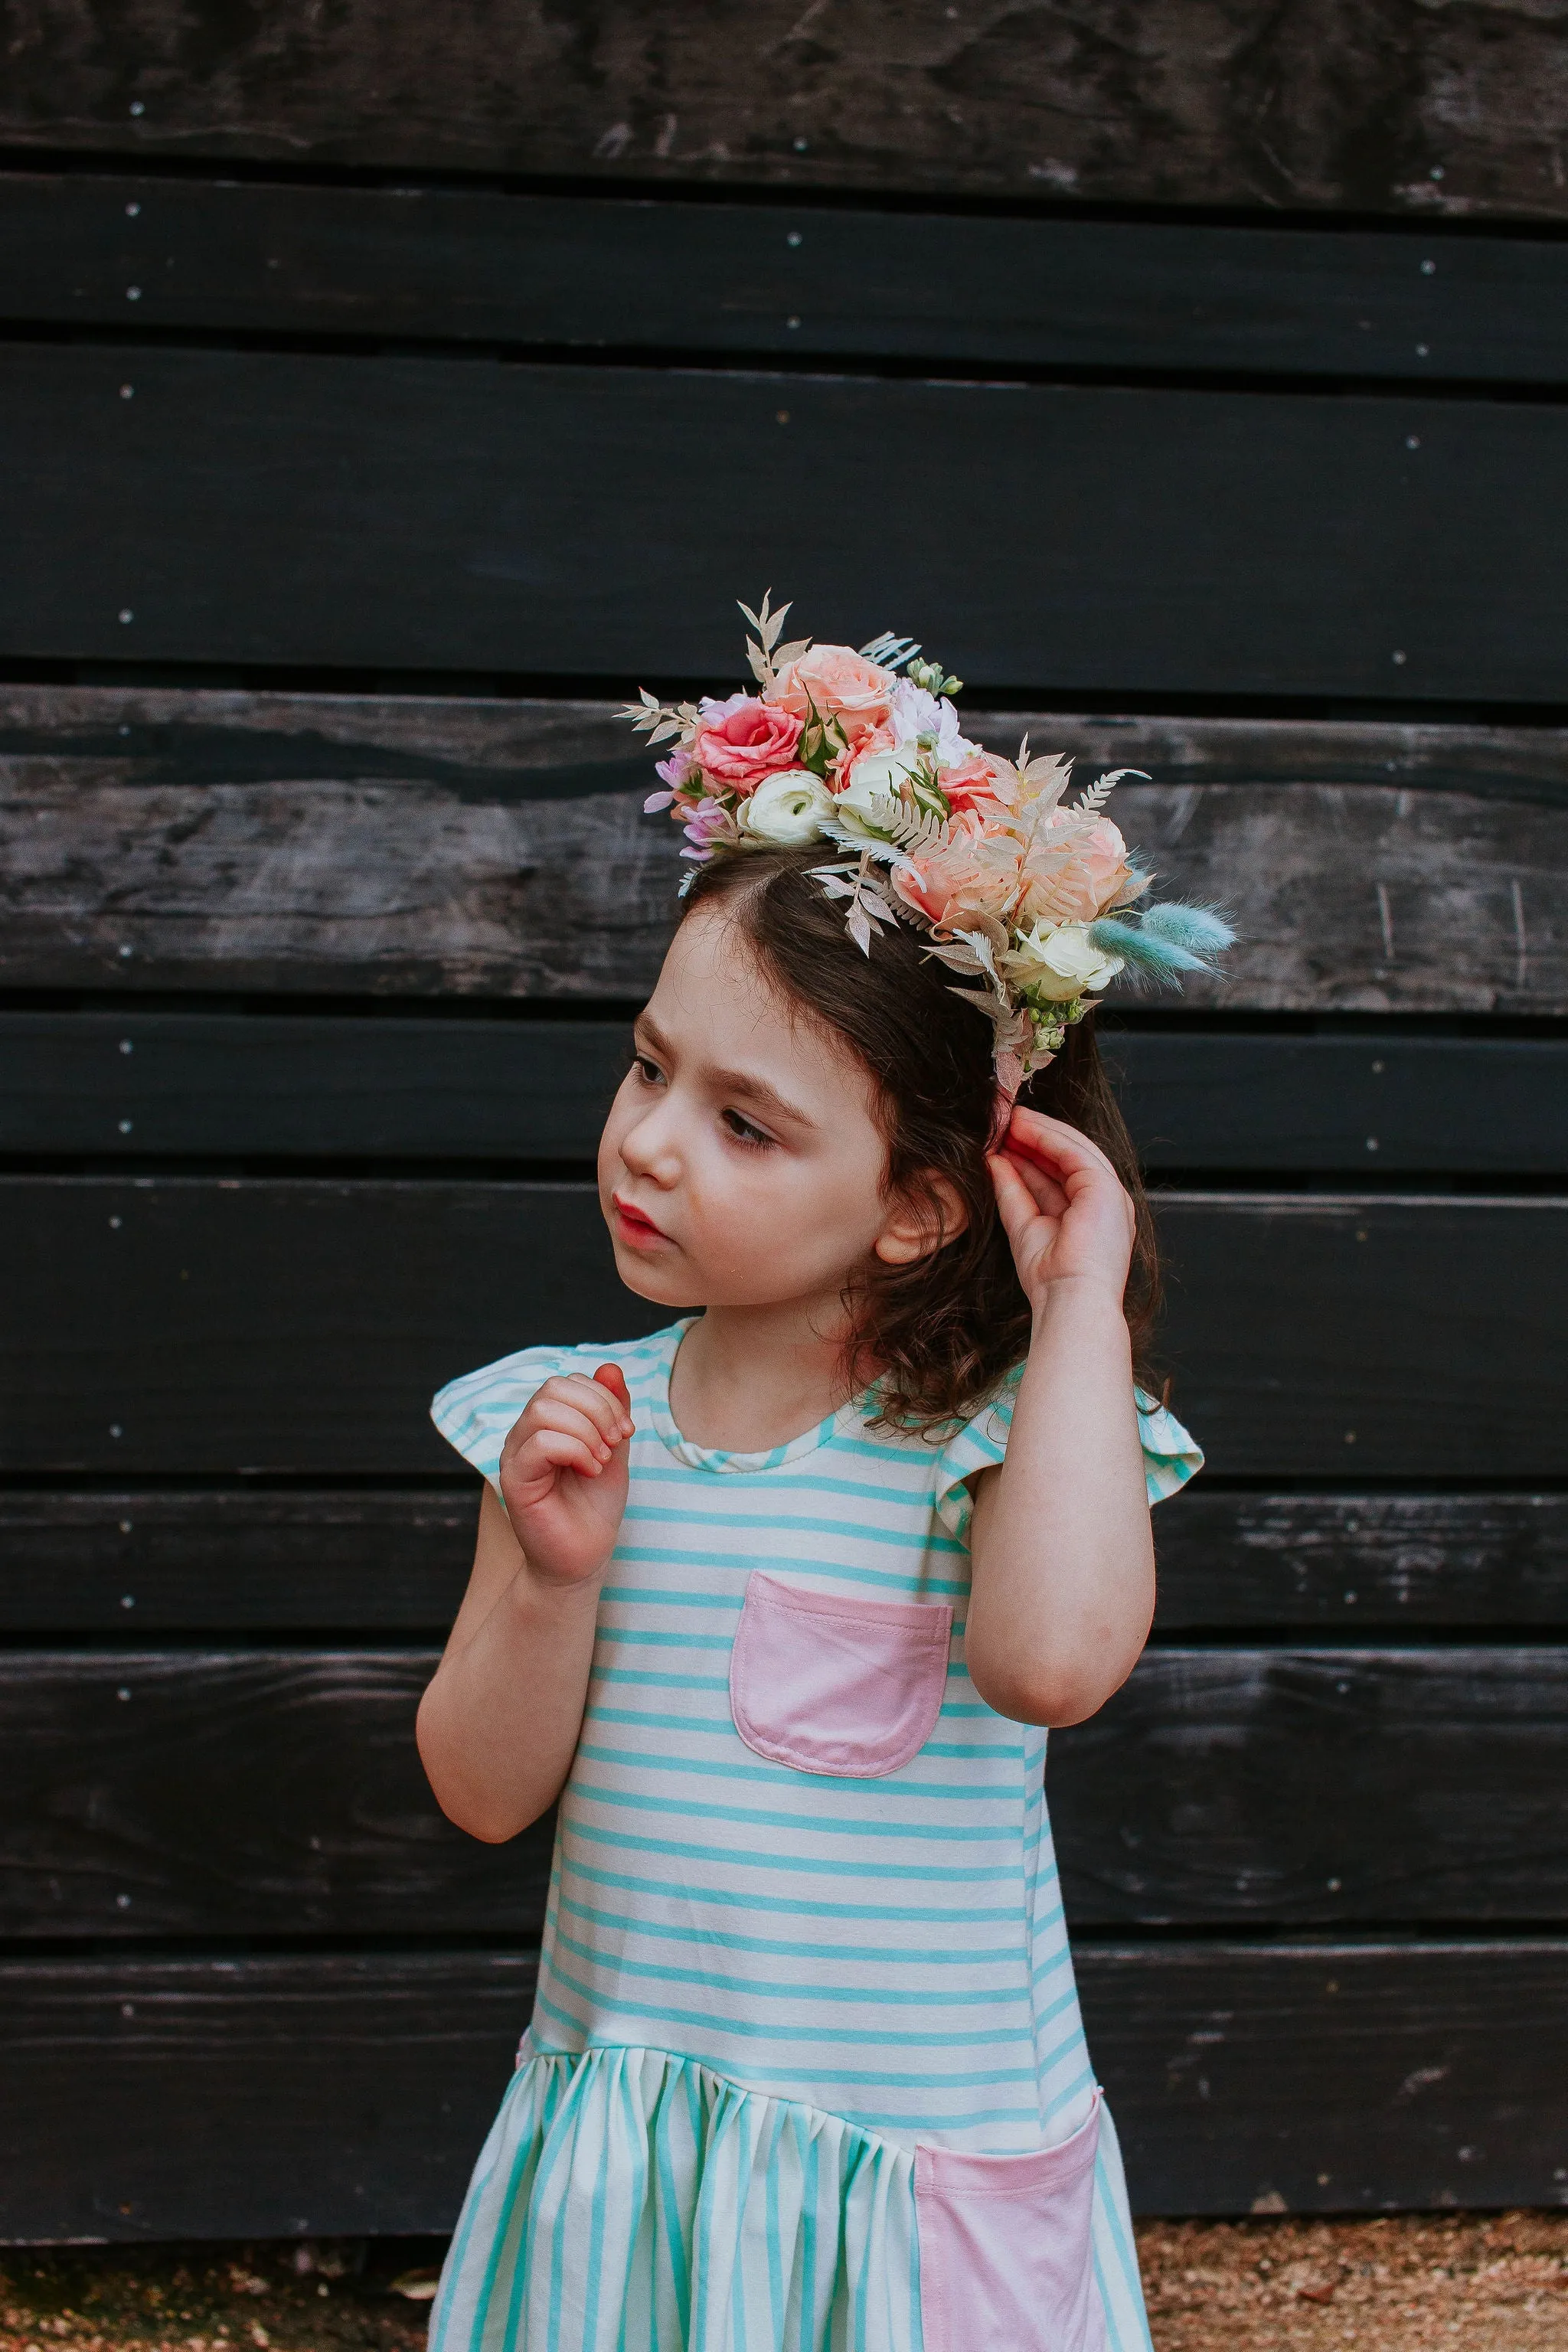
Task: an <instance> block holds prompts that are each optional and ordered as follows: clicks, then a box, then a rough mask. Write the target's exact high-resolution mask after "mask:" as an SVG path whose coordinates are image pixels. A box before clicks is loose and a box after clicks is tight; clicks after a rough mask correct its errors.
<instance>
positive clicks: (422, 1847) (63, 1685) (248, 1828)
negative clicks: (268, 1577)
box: [0, 1649, 552, 1939]
mask: <svg viewBox="0 0 1568 2352" xmlns="http://www.w3.org/2000/svg"><path fill="white" fill-rule="evenodd" d="M436 1658H437V1653H436V1652H435V1651H434V1650H427V1649H422V1650H414V1651H410V1650H395V1651H365V1650H354V1651H340V1652H336V1653H322V1652H313V1653H300V1652H295V1651H289V1650H283V1651H275V1652H258V1651H237V1652H233V1653H230V1654H213V1653H201V1652H191V1651H170V1652H163V1653H160V1652H153V1651H143V1650H132V1651H123V1650H122V1651H106V1650H90V1651H79V1650H68V1651H55V1652H45V1651H26V1650H11V1651H6V1652H5V1653H3V1654H0V1688H3V1689H4V1692H5V1708H4V1728H3V1730H0V1744H3V1745H4V1749H5V1771H4V1775H3V1779H4V1785H5V1809H4V1814H3V1817H0V1937H24V1938H25V1937H61V1936H64V1937H81V1936H90V1937H104V1936H112V1937H147V1936H159V1935H179V1936H205V1937H223V1936H247V1935H272V1936H282V1937H294V1938H297V1939H304V1938H307V1937H312V1936H321V1935H335V1936H361V1937H363V1936H374V1935H396V1934H402V1935H415V1936H417V1935H425V1934H428V1933H430V1932H431V1931H433V1930H434V1931H437V1932H439V1933H442V1934H447V1935H462V1934H473V1933H476V1932H480V1933H485V1932H488V1933H491V1934H499V1935H510V1936H513V1937H519V1936H521V1937H524V1938H525V1939H532V1938H535V1937H537V1934H538V1928H539V1923H540V1921H541V1919H542V1916H543V1908H544V1890H545V1884H546V1879H547V1876H548V1873H549V1864H550V1846H551V1837H552V1823H551V1822H550V1821H549V1820H546V1821H543V1822H539V1823H536V1824H535V1826H534V1827H533V1828H532V1829H531V1830H529V1831H526V1832H524V1833H523V1835H522V1837H521V1840H518V1841H515V1842H514V1843H511V1844H510V1845H508V1846H506V1847H504V1848H501V1847H496V1846H487V1845H481V1844H479V1843H478V1842H477V1841H476V1840H475V1839H473V1838H469V1837H467V1836H465V1835H464V1834H463V1832H461V1831H459V1830H457V1829H454V1828H453V1827H452V1825H451V1824H450V1822H447V1821H446V1820H445V1819H444V1818H443V1817H442V1815H441V1813H440V1811H439V1810H438V1808H437V1804H436V1801H435V1799H434V1797H432V1795H431V1794H430V1791H429V1789H428V1787H427V1786H426V1780H425V1776H424V1773H423V1771H422V1770H421V1769H420V1764H419V1758H418V1755H417V1753H416V1748H415V1744H414V1717H415V1709H416V1706H417V1704H418V1699H419V1695H420V1693H421V1691H422V1690H423V1689H424V1687H425V1685H426V1683H427V1682H428V1681H429V1679H430V1675H431V1674H432V1673H433V1672H434V1670H435V1665H436Z"/></svg>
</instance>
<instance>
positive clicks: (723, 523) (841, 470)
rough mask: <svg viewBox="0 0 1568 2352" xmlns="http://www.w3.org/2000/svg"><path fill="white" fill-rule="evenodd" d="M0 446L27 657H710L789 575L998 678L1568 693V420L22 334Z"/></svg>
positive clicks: (529, 665) (678, 663)
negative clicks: (880, 487)
mask: <svg viewBox="0 0 1568 2352" xmlns="http://www.w3.org/2000/svg"><path fill="white" fill-rule="evenodd" d="M126 385H130V386H131V387H132V393H133V397H130V398H126V397H122V396H121V395H122V389H123V387H125V386H126ZM0 434H3V435H4V437H5V444H6V446H7V449H8V451H9V453H10V474H9V478H8V485H7V488H8V500H7V514H6V533H7V541H8V544H9V546H10V548H11V551H12V557H13V560H12V562H11V564H10V565H9V566H8V567H7V569H6V572H5V576H4V579H0V653H4V654H5V656H7V657H9V658H11V659H16V660H34V659H42V658H64V659H95V660H105V659H107V660H115V661H124V660H127V659H131V660H135V659H141V660H150V661H161V660H173V661H210V662H218V663H221V662H247V663H310V664H315V665H320V666H333V665H347V666H351V667H374V668H380V669H385V668H389V667H400V666H406V667H416V668H421V669H425V670H439V669H454V670H459V671H463V672H468V673H472V672H473V671H474V670H475V669H489V670H496V671H504V672H508V673H510V674H513V675H522V676H526V675H530V674H531V675H533V676H535V677H538V676H540V675H564V676H577V677H594V676H598V677H610V678H616V677H623V676H626V675H630V674H634V673H637V672H641V673H643V674H645V675H646V674H652V675H654V676H656V677H657V676H661V675H664V676H676V677H697V678H701V677H708V676H710V675H712V674H714V673H718V674H720V675H722V674H723V672H725V671H726V670H728V669H729V668H730V667H731V665H732V664H733V663H734V662H735V660H736V658H737V655H736V650H735V637H734V631H733V627H732V625H731V623H732V611H733V605H732V600H733V598H734V596H735V594H736V593H737V592H738V591H739V593H751V590H750V587H749V586H748V584H747V583H753V584H754V583H766V582H768V581H772V582H773V583H774V585H775V586H780V585H781V584H782V583H787V585H788V587H789V590H790V591H791V592H792V593H794V594H795V596H796V597H797V598H798V600H799V610H800V614H801V616H802V617H803V618H804V617H805V614H807V613H808V612H809V614H810V615H811V618H812V621H813V623H814V624H815V625H816V631H817V633H818V634H821V635H850V636H852V637H853V638H855V639H856V640H857V641H858V640H859V639H860V638H861V637H862V636H863V635H866V634H868V632H869V631H871V630H874V629H875V628H876V627H878V626H880V625H884V624H885V623H887V622H889V621H891V620H893V619H897V620H898V622H899V623H900V625H902V626H904V627H908V628H912V629H914V630H916V631H917V632H918V633H920V634H921V635H923V636H926V637H928V638H930V639H931V641H932V642H934V643H938V644H940V646H941V648H942V654H943V656H944V658H945V659H947V660H948V661H949V662H951V663H952V664H953V665H954V666H955V667H957V669H958V670H959V671H960V672H961V673H962V674H963V676H965V677H969V678H970V679H972V680H973V681H976V682H978V683H980V684H982V685H990V684H994V685H1005V686H1007V687H1010V688H1024V687H1038V688H1043V689H1049V690H1050V691H1051V692H1053V693H1058V694H1069V693H1074V692H1077V693H1089V694H1093V695H1096V696H1099V695H1102V694H1115V693H1117V692H1121V693H1127V694H1156V693H1161V692H1172V693H1181V694H1214V693H1236V694H1259V693H1268V694H1309V695H1310V694H1317V695H1335V694H1341V695H1373V696H1385V695H1389V694H1394V693H1397V694H1398V695H1400V696H1401V697H1403V698H1409V699H1414V700H1415V701H1428V702H1429V701H1436V702H1442V701H1444V700H1452V699H1454V698H1484V699H1489V700H1493V701H1502V700H1506V701H1518V702H1526V703H1528V702H1536V703H1544V704H1552V703H1555V702H1559V701H1561V700H1562V699H1563V694H1564V690H1565V683H1568V666H1565V664H1564V660H1563V650H1562V646H1563V636H1562V629H1561V625H1560V621H1559V614H1558V606H1557V599H1556V581H1557V555H1558V550H1559V548H1560V546H1561V543H1562V540H1563V533H1564V530H1565V529H1568V416H1565V415H1564V414H1563V411H1562V409H1561V408H1560V407H1558V406H1557V405H1556V404H1544V403H1543V404H1530V403H1521V402H1511V401H1510V402H1501V403H1499V402H1489V401H1485V400H1441V401H1438V400H1433V399H1428V398H1426V397H1423V396H1420V395H1418V394H1411V395H1408V396H1406V395H1398V396H1394V397H1378V398H1368V397H1356V396H1345V397H1343V398H1339V399H1335V400H1331V401H1324V400H1321V399H1319V398H1315V397H1313V396H1311V395H1309V394H1285V393H1279V394H1272V393H1271V394H1261V393H1258V394H1232V393H1220V392H1191V391H1156V390H1141V391H1133V390H1111V389H1104V388H1100V387H1092V388H1091V387H1079V388H1066V387H1061V386H1057V387H1033V388H1031V387H1026V386H1023V385H998V384H994V383H993V384H985V383H941V384H931V383H918V382H913V381H897V382H888V381H872V380H868V379H857V378H854V377H842V378H834V377H830V376H827V375H816V376H799V375H795V376H789V375H778V374H772V375H770V374H765V373H757V374H720V373H700V372H695V371H693V372H688V371H684V370H674V371H668V370H653V369H647V368H637V367H626V368H610V369H603V368H595V367H580V366H574V365H561V366H552V367H541V366H537V365H532V364H521V363H519V364H503V363H500V362H491V361H489V360H480V359H479V358H473V359H469V360H465V361H460V362H459V361H454V360H448V359H431V358H397V357H382V358H374V359H372V358H368V357H363V356H362V357H357V358H349V357H342V358H335V357H332V358H329V357H321V356H301V355H290V354H276V353H273V354H269V353H262V352H248V351H216V350H215V351H205V350H204V351H179V350H174V349H166V348H163V347H157V348H149V349H144V350H140V351H138V352H135V353H134V354H132V353H129V352H124V351H121V350H118V349H108V350H102V349H98V350H95V349H93V348H91V347H89V346H86V345H79V344H74V343H71V344H54V343H49V344H36V345H33V344H26V343H13V344H9V345H7V346H6V347H5V352H4V358H3V366H0ZM237 448H243V449H244V450H245V451H246V457H247V462H246V463H245V464H244V465H243V466H238V465H236V464H235V462H234V452H235V451H236V449H237ZM873 479H875V480H877V481H883V482H886V481H900V482H910V483H915V482H918V483H919V484H920V486H921V489H920V495H919V497H918V498H912V499H894V500H890V501H884V502H883V504H882V509H881V512H880V515H879V527H878V528H877V530H868V531H856V532H852V533H850V534H848V535H847V536H846V535H845V534H843V533H833V532H826V533H825V531H824V529H823V521H822V518H823V516H824V514H825V513H836V512H854V511H857V510H858V506H859V502H860V501H862V500H863V499H864V498H865V496H866V492H867V485H868V482H869V481H871V480H873ZM1047 544H1048V545H1049V548H1050V551H1051V560H1050V561H1049V562H1042V561H1041V560H1040V551H1041V549H1042V547H1044V546H1046V545H1047ZM934 545H940V546H942V548H943V549H944V551H945V553H944V560H943V561H942V563H941V564H940V565H938V566H936V567H935V568H934V569H933V568H932V567H931V562H930V552H931V548H932V547H933V546H934ZM676 574H678V575H679V578H680V581H681V593H680V594H679V596H672V595H671V594H670V593H668V587H669V582H670V579H671V577H672V576H674V575H676ZM911 580H919V581H921V582H922V583H923V593H922V596H921V604H920V609H918V610H914V611H911V610H910V608H909V606H908V604H907V601H905V602H904V603H902V604H901V605H900V610H899V612H898V613H897V614H893V613H891V612H889V598H890V597H893V596H895V593H896V592H897V589H898V583H900V582H901V583H908V582H910V581H911ZM903 593H904V597H905V599H906V600H907V596H908V588H907V585H906V586H905V589H904V592H903ZM121 614H128V615H129V616H130V617H129V619H125V620H122V619H121ZM867 614H873V615H874V616H875V617H874V618H873V619H871V620H869V621H868V620H867V618H866V615H867Z"/></svg>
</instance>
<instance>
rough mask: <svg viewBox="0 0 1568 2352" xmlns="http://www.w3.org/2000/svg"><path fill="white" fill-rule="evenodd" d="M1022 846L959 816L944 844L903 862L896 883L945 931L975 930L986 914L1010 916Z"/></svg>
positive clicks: (972, 818) (919, 911) (973, 819)
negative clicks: (906, 865)
mask: <svg viewBox="0 0 1568 2352" xmlns="http://www.w3.org/2000/svg"><path fill="white" fill-rule="evenodd" d="M1018 880H1019V876H1018V845H1017V843H1016V841H1015V840H1014V839H1013V838H1012V837H1011V835H1008V834H1005V833H1002V834H997V833H989V832H987V831H986V829H985V827H984V825H983V824H981V822H980V820H979V818H978V817H976V816H974V815H973V814H965V815H963V816H961V817H959V818H957V819H956V820H955V821H954V830H953V835H952V839H951V840H950V841H948V842H946V843H945V844H944V845H942V847H941V848H940V849H932V850H929V851H927V852H926V853H925V854H924V855H922V856H918V857H911V859H910V866H909V868H908V869H906V868H904V867H902V866H900V867H899V868H898V869H897V870H896V871H895V873H894V875H893V887H894V889H895V890H896V891H897V892H898V894H899V896H900V898H902V900H903V901H904V904H905V905H906V906H908V907H912V908H914V910H915V912H916V913H917V914H920V915H923V916H924V917H925V919H926V920H927V921H928V922H930V923H934V924H935V925H936V926H937V928H938V929H941V930H964V929H972V928H973V923H974V920H975V918H976V917H977V916H980V915H991V916H994V918H995V919H996V920H997V921H998V922H1002V921H1005V919H1006V918H1007V916H1008V914H1009V913H1010V912H1011V910H1012V908H1013V904H1014V901H1015V900H1016V898H1017V895H1018Z"/></svg>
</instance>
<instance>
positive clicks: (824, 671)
mask: <svg viewBox="0 0 1568 2352" xmlns="http://www.w3.org/2000/svg"><path fill="white" fill-rule="evenodd" d="M897 684H898V680H897V678H896V677H894V676H893V674H892V672H891V671H890V670H886V669H881V668H879V667H878V665H877V664H876V663H875V662H873V661H868V660H867V658H866V656H865V655H864V654H858V653H856V652H855V650H854V648H853V647H852V646H812V647H811V648H810V650H809V651H808V652H806V653H804V654H802V655H801V656H800V658H799V660H798V661H793V662H791V664H790V666H789V667H788V668H787V669H786V670H784V671H781V673H780V675H779V676H778V677H777V678H775V679H774V681H773V685H772V687H771V688H769V690H768V694H767V700H768V701H769V702H770V703H772V704H773V705H774V706H775V707H776V708H777V709H780V710H787V711H789V712H791V713H792V714H793V715H794V717H795V718H796V719H799V720H800V721H801V723H802V724H803V725H804V724H805V720H806V719H809V718H810V716H811V711H812V708H813V706H814V705H815V707H816V710H817V712H818V715H819V716H820V717H822V718H824V719H830V718H831V719H837V721H838V723H839V725H840V726H841V727H842V728H843V730H844V732H845V734H846V736H847V738H848V740H849V741H850V742H851V743H852V744H858V742H859V741H860V739H861V737H862V736H864V735H868V734H869V733H870V731H871V730H872V728H873V727H881V726H883V725H885V724H886V722H887V718H888V713H889V709H890V708H891V704H892V696H893V688H894V687H895V686H896V685H897Z"/></svg>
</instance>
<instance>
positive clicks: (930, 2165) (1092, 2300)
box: [915, 2091, 1106, 2352]
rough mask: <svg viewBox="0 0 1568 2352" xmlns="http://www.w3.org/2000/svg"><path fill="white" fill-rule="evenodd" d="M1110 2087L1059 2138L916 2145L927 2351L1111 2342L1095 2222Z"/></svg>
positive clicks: (1071, 2347)
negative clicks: (968, 2151)
mask: <svg viewBox="0 0 1568 2352" xmlns="http://www.w3.org/2000/svg"><path fill="white" fill-rule="evenodd" d="M1099 2147H1100V2094H1099V2092H1098V2091H1097V2092H1096V2093H1095V2096H1094V2105H1093V2107H1092V2108H1091V2109H1090V2111H1089V2119H1088V2121H1087V2122H1086V2123H1084V2124H1083V2125H1082V2126H1080V2127H1079V2130H1077V2131H1076V2132H1074V2134H1073V2136H1072V2137H1071V2138H1070V2139H1065V2140H1063V2141H1062V2142H1061V2143H1060V2145H1059V2146H1058V2147H1041V2148H1031V2149H1030V2150H1029V2152H1028V2153H1027V2154H1026V2155H1025V2156H967V2155H964V2154H963V2153H961V2152H960V2151H959V2150H958V2149H955V2148H947V2147H917V2148H916V2150H915V2210H916V2212H917V2214H918V2216H919V2225H920V2249H921V2328H922V2330H923V2333H924V2336H925V2352H1105V2344H1106V2334H1105V2314H1104V2309H1103V2306H1102V2305H1101V2303H1100V2289H1099V2287H1098V2286H1097V2285H1096V2284H1095V2278H1094V2257H1093V2252H1092V2247H1091V2242H1090V2229H1091V2223H1092V2219H1093V2212H1094V2160H1095V2156H1096V2153H1097V2152H1098V2149H1099Z"/></svg>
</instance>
